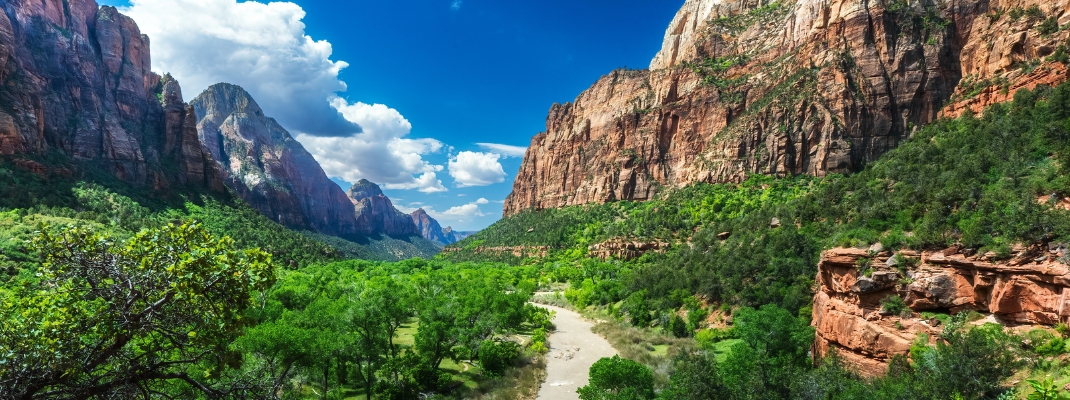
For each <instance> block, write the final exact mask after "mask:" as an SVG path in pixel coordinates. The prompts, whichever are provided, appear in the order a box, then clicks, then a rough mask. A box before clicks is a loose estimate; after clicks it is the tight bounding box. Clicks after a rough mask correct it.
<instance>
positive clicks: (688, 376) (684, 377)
mask: <svg viewBox="0 0 1070 400" xmlns="http://www.w3.org/2000/svg"><path fill="white" fill-rule="evenodd" d="M675 366H676V373H674V374H673V375H672V377H671V379H670V381H669V386H668V387H667V388H665V390H663V391H662V392H661V393H659V394H658V398H659V399H665V400H707V399H718V398H723V397H724V396H725V395H726V394H727V393H728V391H727V390H726V389H725V388H724V384H723V383H722V382H721V379H720V376H719V375H718V371H717V363H716V361H714V358H713V357H712V356H710V355H708V353H700V354H688V353H685V354H684V355H682V356H680V357H678V358H677V359H676V360H675Z"/></svg>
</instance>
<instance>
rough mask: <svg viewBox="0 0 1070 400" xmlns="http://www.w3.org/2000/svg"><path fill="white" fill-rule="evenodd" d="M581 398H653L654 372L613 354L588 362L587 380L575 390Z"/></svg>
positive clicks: (634, 399) (617, 399) (608, 399)
mask: <svg viewBox="0 0 1070 400" xmlns="http://www.w3.org/2000/svg"><path fill="white" fill-rule="evenodd" d="M576 392H577V393H579V395H580V399H582V400H642V399H653V398H654V374H653V373H652V372H650V369H648V368H647V367H646V366H644V365H642V364H639V363H637V362H635V361H632V360H628V359H623V358H620V356H613V358H603V359H601V360H598V361H597V362H595V363H594V365H592V366H591V371H590V384H588V385H587V386H584V387H581V388H579V389H577V390H576Z"/></svg>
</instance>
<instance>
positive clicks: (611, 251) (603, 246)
mask: <svg viewBox="0 0 1070 400" xmlns="http://www.w3.org/2000/svg"><path fill="white" fill-rule="evenodd" d="M668 249H669V244H668V243H665V242H658V241H653V242H650V241H635V240H630V239H627V238H613V239H609V240H606V241H605V242H602V243H598V244H592V245H590V246H588V247H587V255H588V256H590V257H592V258H599V259H601V260H602V261H606V260H608V259H610V258H616V259H619V260H624V261H627V260H633V259H636V258H639V257H642V255H643V254H646V253H649V252H654V253H664V252H665V251H666V250H668Z"/></svg>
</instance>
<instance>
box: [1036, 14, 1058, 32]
mask: <svg viewBox="0 0 1070 400" xmlns="http://www.w3.org/2000/svg"><path fill="white" fill-rule="evenodd" d="M1058 31H1059V18H1056V17H1055V16H1054V15H1052V16H1050V17H1048V18H1047V19H1045V20H1044V22H1041V23H1040V25H1039V26H1037V32H1040V34H1041V35H1044V36H1047V35H1050V34H1053V33H1055V32H1058Z"/></svg>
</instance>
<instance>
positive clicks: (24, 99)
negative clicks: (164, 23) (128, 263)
mask: <svg viewBox="0 0 1070 400" xmlns="http://www.w3.org/2000/svg"><path fill="white" fill-rule="evenodd" d="M165 89H166V90H167V91H168V92H167V93H164V91H165ZM175 92H180V89H179V87H178V83H177V82H175V81H174V80H168V81H167V82H162V81H161V77H160V76H159V75H156V74H155V73H153V72H152V71H151V70H150V55H149V38H148V37H147V36H145V35H142V34H141V32H140V30H139V29H138V27H137V25H136V24H135V23H134V21H133V20H132V19H130V18H128V17H126V16H124V15H122V14H120V13H119V12H118V11H117V10H116V9H115V8H114V7H108V6H105V7H100V8H98V7H97V4H96V2H94V1H92V0H34V1H30V0H8V1H4V2H0V157H5V158H11V159H18V160H20V161H19V162H17V163H16V165H20V164H21V165H28V164H30V163H35V164H37V165H43V164H42V163H45V164H47V163H50V162H49V161H46V160H45V158H46V156H47V157H48V158H52V157H53V156H55V155H61V156H63V157H65V158H66V159H67V160H68V161H69V162H64V164H70V165H69V168H73V169H74V171H73V172H74V173H75V174H77V175H82V174H86V173H92V174H96V173H97V171H103V172H105V173H106V174H109V175H112V176H114V177H115V178H118V179H120V180H123V181H126V182H127V183H130V184H134V185H142V186H148V187H151V188H154V189H156V190H158V191H161V192H164V191H169V189H173V188H176V187H179V186H181V187H183V188H190V189H196V188H209V189H213V190H217V191H218V190H222V188H223V187H222V184H221V176H220V174H219V171H217V170H216V169H214V163H213V162H211V160H210V159H209V157H208V156H207V153H206V152H205V151H204V150H203V149H202V148H201V146H200V144H199V143H198V142H195V141H191V140H190V139H191V136H190V133H191V132H195V131H194V129H195V128H194V126H193V125H192V124H191V122H192V120H191V119H190V118H188V117H187V114H189V112H188V108H187V107H186V105H185V104H184V103H182V102H181V97H178V98H177V100H175V99H174V98H171V99H170V100H168V99H164V98H163V95H165V94H170V93H175ZM195 136H196V135H195V134H194V135H193V137H195ZM31 160H36V161H31ZM67 167H68V166H67V165H65V166H64V168H67ZM45 168H51V167H45Z"/></svg>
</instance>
